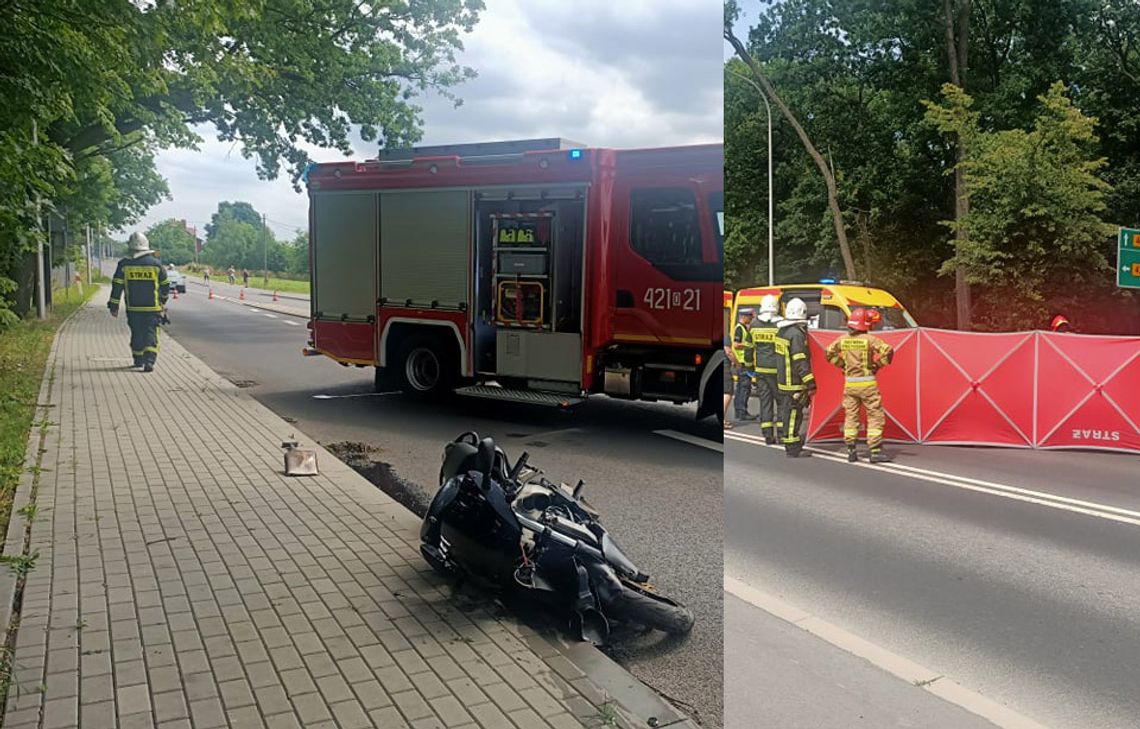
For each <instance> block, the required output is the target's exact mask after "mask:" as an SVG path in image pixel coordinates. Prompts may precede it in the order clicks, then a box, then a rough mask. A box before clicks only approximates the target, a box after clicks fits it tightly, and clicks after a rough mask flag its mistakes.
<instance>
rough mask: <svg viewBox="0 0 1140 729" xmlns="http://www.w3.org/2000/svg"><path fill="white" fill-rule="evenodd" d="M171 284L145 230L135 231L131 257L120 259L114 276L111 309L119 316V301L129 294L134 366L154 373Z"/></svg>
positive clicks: (128, 251)
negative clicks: (159, 331)
mask: <svg viewBox="0 0 1140 729" xmlns="http://www.w3.org/2000/svg"><path fill="white" fill-rule="evenodd" d="M169 293H170V284H169V283H167V280H166V269H165V268H163V266H162V263H161V262H160V261H159V260H158V258H157V257H156V256H155V255H154V252H153V251H151V250H150V244H149V243H148V242H147V239H146V236H145V235H143V234H142V233H132V234H131V238H130V241H128V243H127V257H126V258H124V259H122V260H121V261H119V265H118V266H117V267H116V268H115V275H114V277H113V278H112V279H111V299H110V300H109V301H108V302H107V308H108V309H109V310H110V312H111V316H115V317H117V316H118V315H119V301H120V299H121V298H123V297H124V296H125V297H126V306H127V324H128V326H130V328H131V356H132V357H133V358H134V364H133V365H131V366H132V367H142V368H143V372H152V371H153V370H154V362H155V360H156V359H157V358H158V325H159V322H160V321H161V319H162V313H163V308H164V307H165V306H166V297H167V296H168V295H169Z"/></svg>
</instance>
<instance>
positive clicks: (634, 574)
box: [601, 532, 649, 582]
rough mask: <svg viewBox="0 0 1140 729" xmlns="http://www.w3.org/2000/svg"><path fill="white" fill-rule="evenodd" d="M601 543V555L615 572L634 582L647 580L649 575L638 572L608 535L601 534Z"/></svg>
mask: <svg viewBox="0 0 1140 729" xmlns="http://www.w3.org/2000/svg"><path fill="white" fill-rule="evenodd" d="M601 542H602V554H603V555H604V556H605V558H606V561H607V562H609V563H610V564H611V565H612V566H613V567H614V568H615V569H616V570H618V571H619V572H621V573H622V574H624V575H625V576H626V577H628V578H630V579H631V580H633V581H634V582H645V581H646V580H648V579H649V575H647V574H645V573H643V572H642V571H641V570H639V569H638V568H637V565H635V564H634V563H633V560H631V559H630V558H629V557H627V556H625V552H623V551H621V547H619V546H618V545H617V543H616V542H615V541H614V540H613V539H612V538H611V537H610V535H609V533H607V532H602V539H601Z"/></svg>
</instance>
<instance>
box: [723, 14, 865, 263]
mask: <svg viewBox="0 0 1140 729" xmlns="http://www.w3.org/2000/svg"><path fill="white" fill-rule="evenodd" d="M724 39H725V40H727V41H728V42H729V43H730V44H732V47H733V49H734V50H735V51H736V55H738V56H739V57H740V60H742V61H744V63H745V64H746V65H747V66H748V68H749V69H750V70H751V71H752V75H753V76H755V77H756V80H757V81H759V82H760V85H761V86H763V87H764V93H766V94H767V95H768V98H769V99H771V100H772V101H774V102H776V106H778V107H780V112H781V113H782V114H783V115H784V118H785V119H787V120H788V123H789V124H791V125H792V128H793V129H795V130H796V134H797V135H798V136H799V138H800V141H801V142H802V143H803V145H804V149H806V150H807V153H808V154H809V155H811V158H812V160H814V161H815V165H816V167H818V168H819V173H820V174H821V175H823V179H824V181H825V182H826V183H827V205H828V207H829V208H830V209H831V219H832V222H834V223H835V237H836V238H837V239H838V240H839V253H840V255H841V256H842V257H843V268H844V270H846V272H847V278H848V279H851V280H854V279H855V259H854V258H853V257H852V256H851V246H850V245H849V244H848V243H847V230H846V228H844V225H843V213H842V211H840V209H839V198H838V195H837V193H836V187H835V177H834V176H833V175H832V174H831V170H830V169H829V168H828V166H827V162H826V161H825V160H824V159H823V155H821V154H820V153H819V150H817V149H816V148H815V145H814V144H812V143H811V139H809V138H808V135H807V132H806V131H804V128H803V127H802V126H800V123H799V121H797V120H796V117H795V115H794V114H792V111H791V109H789V108H788V106H787V105H786V104H785V103H784V100H783V99H781V98H780V95H779V94H777V93H776V89H775V88H773V86H772V84H771V83H769V82H768V78H767V77H766V76H765V75H764V74H763V73H761V72H760V68H759V66H757V65H756V61H754V60H753V59H752V55H751V54H750V53H749V52H748V49H746V48H745V47H744V44H743V43H741V42H740V39H739V38H737V37H736V36H735V35H734V34H733V33H732V31H731V29H730V28H728V27H725V29H724Z"/></svg>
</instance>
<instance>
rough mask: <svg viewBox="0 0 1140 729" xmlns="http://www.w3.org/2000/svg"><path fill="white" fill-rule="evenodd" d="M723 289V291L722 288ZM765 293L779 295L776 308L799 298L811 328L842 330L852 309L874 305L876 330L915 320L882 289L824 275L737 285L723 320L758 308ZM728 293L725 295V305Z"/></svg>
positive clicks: (913, 324)
mask: <svg viewBox="0 0 1140 729" xmlns="http://www.w3.org/2000/svg"><path fill="white" fill-rule="evenodd" d="M726 293H727V292H726ZM768 294H774V295H776V296H777V297H779V299H780V311H781V312H783V310H784V307H785V306H786V305H787V303H788V302H789V301H791V300H792V299H795V298H798V299H801V300H802V301H803V302H804V304H806V305H807V315H808V326H809V327H810V328H812V329H830V330H843V329H846V328H847V317H848V316H850V314H851V311H852V310H853V309H858V308H863V309H874V310H876V311H878V312H879V314H880V315H881V321H880V323H879V324H878V325H877V326H876V327H875V330H876V331H888V330H891V329H913V328H916V327H918V322H916V321H915V320H914V317H912V316H911V315H910V312H908V311H907V310H906V307H905V306H903V305H902V303H901V302H900V301H899V300H898V299H896V298H895V297H894V296H892V295H891V294H890V293H888V292H886V291H884V290H883V289H878V288H874V287H871V286H867V285H864V284H862V283H859V282H857V281H833V280H830V279H824V280H822V281H820V282H819V283H814V284H779V285H776V286H756V287H752V288H746V289H741V290H740V291H737V292H736V296H735V298H734V299H732V314H731V316H729V314H728V312H727V310H726V312H725V317H726V318H725V321H726V326H728V324H727V322H730V321H736V319H737V316H738V315H739V311H740V310H741V309H744V308H751V309H752V310H753V311H755V312H756V313H759V311H760V300H761V299H763V298H764V297H765V296H767V295H768ZM728 302H729V297H728V296H726V297H725V306H726V307H727V306H728Z"/></svg>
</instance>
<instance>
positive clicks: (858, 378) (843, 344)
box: [827, 309, 894, 463]
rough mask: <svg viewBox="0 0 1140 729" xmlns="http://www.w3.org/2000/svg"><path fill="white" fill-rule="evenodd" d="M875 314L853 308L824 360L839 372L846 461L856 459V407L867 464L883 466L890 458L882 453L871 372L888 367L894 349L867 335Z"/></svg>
mask: <svg viewBox="0 0 1140 729" xmlns="http://www.w3.org/2000/svg"><path fill="white" fill-rule="evenodd" d="M876 313H877V312H872V311H868V310H866V309H855V310H854V311H852V312H851V316H850V317H849V318H848V320H847V334H845V335H843V336H842V337H839V338H838V339H836V340H835V341H834V342H832V343H831V346H829V347H828V348H827V361H828V362H830V363H832V364H833V365H835V366H836V367H838V368H839V369H841V370H843V375H844V378H845V384H844V387H843V410H844V413H845V417H844V420H843V442H844V443H846V444H847V460H848V461H850V462H851V463H855V462H856V461H857V460H859V456H858V452H857V451H856V447H855V444H856V440H857V439H858V438H859V406H860V405H862V406H863V407H864V408H866V410H867V445H868V446H869V447H870V449H871V458H870V460H871V463H885V462H887V461H889V460H891V459H890V457H889V456H887V454H885V453H883V426H884V425H886V414H885V413H884V412H883V398H882V395H880V394H879V384H878V381H877V380H876V379H875V373H876V372H877V371H878V370H879V368H880V367H883V366H885V365H888V364H890V362H891V358H892V357H893V356H894V350H893V349H891V346H890V345H889V344H887V343H886V342H884V341H883V340H881V339H879V338H878V337H876V336H875V335H874V334H871V333H870V332H871V327H872V326H873V325H874V323H875V320H876V317H875V314H876Z"/></svg>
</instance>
